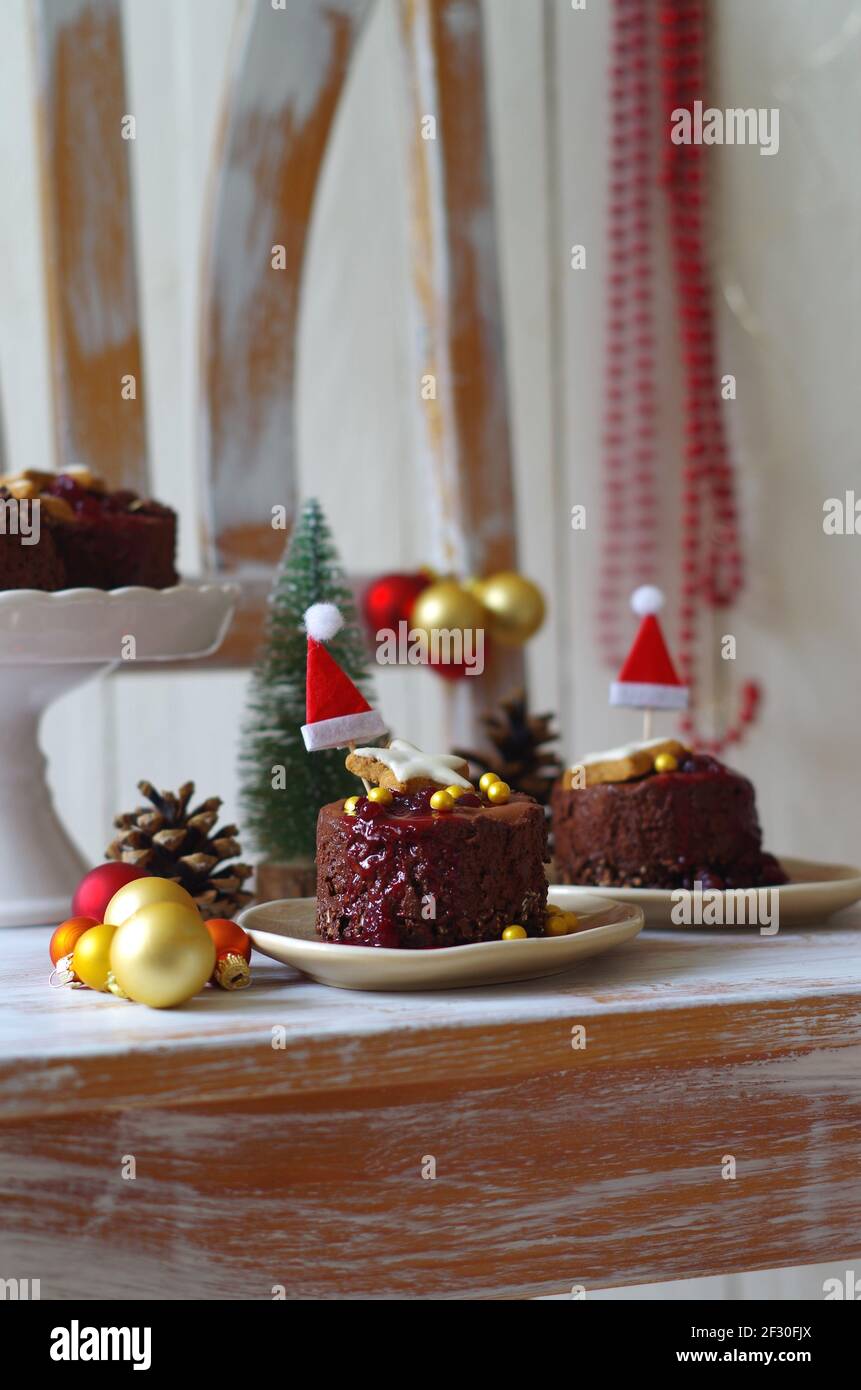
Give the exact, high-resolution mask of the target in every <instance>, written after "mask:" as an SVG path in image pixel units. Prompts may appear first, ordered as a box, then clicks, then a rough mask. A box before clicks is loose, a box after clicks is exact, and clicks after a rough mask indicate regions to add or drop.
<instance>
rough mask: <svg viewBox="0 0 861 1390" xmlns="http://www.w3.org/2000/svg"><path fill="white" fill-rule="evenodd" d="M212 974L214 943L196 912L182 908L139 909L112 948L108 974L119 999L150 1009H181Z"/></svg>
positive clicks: (167, 905)
mask: <svg viewBox="0 0 861 1390" xmlns="http://www.w3.org/2000/svg"><path fill="white" fill-rule="evenodd" d="M81 939H82V940H83V938H81ZM214 968H215V942H214V941H213V939H212V937H211V936H210V934H209V932H208V931H207V929H206V927H205V925H204V923H203V922H202V921H201V917H200V913H199V912H198V910H197V908H196V907H194V906H192V907H186V906H185V904H184V903H181V902H174V901H168V902H153V903H149V904H147V905H146V906H145V907H141V908H139V909H138V911H137V912H135V913H133V914H132V916H131V917H127V918H126V920H125V921H124V922H123V924H122V926H120V927H117V930H116V934H115V936H114V939H113V941H112V943H111V970H112V972H113V975H114V978H115V980H116V982H117V984H118V985H119V987H120V989H121V990H122V992H123V994H126V995H128V997H129V999H134V1000H135V1001H136V1003H138V1004H149V1006H150V1008H153V1009H169V1008H171V1007H172V1006H173V1005H174V1004H183V1003H185V1001H186V999H190V998H191V997H192V995H193V994H197V992H198V990H200V989H203V986H204V985H205V984H206V982H207V980H208V979H209V977H210V975H211V974H212V972H213V969H214Z"/></svg>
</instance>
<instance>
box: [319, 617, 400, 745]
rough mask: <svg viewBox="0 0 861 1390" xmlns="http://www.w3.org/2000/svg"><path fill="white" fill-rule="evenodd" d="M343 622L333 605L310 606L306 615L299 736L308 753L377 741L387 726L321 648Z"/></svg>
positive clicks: (327, 653)
mask: <svg viewBox="0 0 861 1390" xmlns="http://www.w3.org/2000/svg"><path fill="white" fill-rule="evenodd" d="M343 623H344V620H343V618H342V617H341V614H340V612H339V610H338V609H337V608H336V607H335V604H334V603H312V604H311V607H310V608H309V609H308V610H307V612H306V613H305V631H306V632H307V634H308V667H307V676H306V680H305V719H306V721H307V722H306V723H305V724H303V725H302V737H303V739H304V740H305V747H306V748H307V749H308V752H309V753H317V752H319V751H320V750H321V749H323V748H347V747H349V745H350V744H351V743H358V742H359V741H360V740H366V739H370V738H379V736H380V734H384V733H385V732H386V726H385V724H384V723H383V721H382V718H381V717H380V715H379V714H378V713H377V711H376V710H375V709H372V708H371V706H370V705H369V704H368V702H367V700H366V699H365V697H364V695H363V694H362V692H361V691H360V690H357V689H356V687H355V686H354V685H353V682H352V681H351V680H350V677H349V676H348V675H346V674H345V673H344V672H343V671H342V670H341V668H340V666H339V665H338V663H337V661H336V660H335V658H334V657H333V656H331V655H330V654H329V652H327V650H326V648H325V647H324V646H323V643H324V642H329V641H331V639H332V638H333V637H334V636H335V634H336V633H337V632H340V630H341V628H342V626H343Z"/></svg>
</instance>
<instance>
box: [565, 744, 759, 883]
mask: <svg viewBox="0 0 861 1390" xmlns="http://www.w3.org/2000/svg"><path fill="white" fill-rule="evenodd" d="M551 805H552V817H553V833H554V841H555V848H554V854H555V859H556V862H557V865H558V870H559V874H560V879H561V882H563V883H577V884H581V883H582V884H587V885H589V886H594V887H596V888H611V887H617V888H663V889H670V890H674V889H678V888H687V889H693V887H694V884H695V883H700V884H702V886H703V889H722V888H759V887H768V886H771V885H774V884H780V883H785V882H786V881H787V879H786V874H785V873H784V872H783V870H782V869H781V867H780V865H779V864H778V862H777V860H776V859H775V858H774V856H773V855H770V854H767V853H765V852H764V851H763V849H762V832H761V830H760V825H759V818H758V816H757V811H756V799H755V793H754V788H753V785H752V784H751V783H750V782H749V781H748V779H747V778H746V777H742V776H740V775H739V774H738V773H736V772H732V771H731V770H730V769H729V768H727V767H725V766H724V764H723V763H720V762H718V761H717V759H715V758H708V757H703V756H697V755H691V756H690V757H689V758H688V759H687V760H686V762H685V763H683V764H682V765H681V767H680V768H679V769H678V770H677V771H674V772H667V773H655V774H652V775H649V776H646V777H641V778H638V779H635V780H632V781H629V782H616V783H606V784H602V785H598V786H592V787H582V788H580V789H576V788H575V789H570V788H566V787H564V786H563V785H562V784H561V783H557V785H556V787H555V788H554V790H553V794H552V798H551Z"/></svg>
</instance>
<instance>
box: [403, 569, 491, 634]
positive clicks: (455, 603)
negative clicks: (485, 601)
mask: <svg viewBox="0 0 861 1390" xmlns="http://www.w3.org/2000/svg"><path fill="white" fill-rule="evenodd" d="M486 625H487V614H486V613H485V611H484V608H483V606H482V604H481V603H480V602H479V601H478V599H477V598H476V597H475V595H474V594H472V593H470V592H469V590H468V589H466V588H464V586H463V585H462V584H460V583H459V582H458V580H456V579H439V580H437V582H436V583H435V584H429V585H428V587H427V588H426V589H422V591H421V593H420V594H419V596H418V598H417V599H416V601H415V603H414V604H413V609H412V613H411V614H410V626H411V627H414V628H418V629H419V630H420V631H421V632H423V633H425V635H426V636H427V635H429V634H430V633H431V631H432V630H433V629H434V628H436V629H437V630H439V631H444V630H446V629H448V630H449V631H451V630H452V629H457V628H461V629H463V628H483V627H486Z"/></svg>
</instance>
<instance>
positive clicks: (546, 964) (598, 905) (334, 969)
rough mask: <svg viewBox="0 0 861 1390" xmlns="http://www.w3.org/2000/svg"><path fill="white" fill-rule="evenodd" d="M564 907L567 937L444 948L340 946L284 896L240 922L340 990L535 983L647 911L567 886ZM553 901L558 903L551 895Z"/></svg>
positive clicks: (606, 944) (632, 928)
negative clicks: (570, 920)
mask: <svg viewBox="0 0 861 1390" xmlns="http://www.w3.org/2000/svg"><path fill="white" fill-rule="evenodd" d="M564 892H565V902H566V906H568V907H570V908H571V909H572V910H573V911H576V913H577V914H578V916H579V918H580V922H581V926H580V929H579V930H578V931H576V932H573V933H572V934H571V935H570V936H545V937H538V938H528V939H527V940H525V941H482V942H478V943H476V944H475V945H472V946H447V947H445V948H443V949H442V950H439V951H398V950H390V949H387V948H383V947H376V946H339V945H335V944H333V943H332V942H330V941H321V940H320V939H319V937H318V936H317V935H316V933H315V931H314V899H313V898H284V899H281V900H280V901H278V902H272V903H261V904H260V906H259V907H249V908H246V910H245V912H243V913H242V915H241V917H240V918H239V922H240V924H241V926H243V927H244V928H245V930H246V931H247V932H248V934H249V936H250V937H251V939H252V941H253V942H254V945H255V946H256V948H257V950H258V951H262V953H263V955H264V956H271V957H272V959H273V960H279V961H282V962H283V963H284V965H292V966H293V968H294V969H295V970H301V971H302V973H303V974H305V975H310V976H311V979H312V980H317V981H318V982H319V983H320V984H323V985H335V986H336V988H338V989H379V990H386V989H397V990H404V989H457V988H459V987H464V986H467V985H496V984H503V983H505V982H506V981H511V980H531V979H536V978H537V977H538V976H540V975H557V974H559V973H560V972H561V971H563V970H570V969H571V967H572V966H574V965H576V964H577V962H578V961H581V960H585V959H586V957H587V956H597V955H600V953H601V952H602V951H609V950H610V949H611V947H613V946H618V945H620V944H621V942H623V941H630V939H631V938H632V937H634V936H636V935H637V932H638V931H640V929H641V928H642V925H643V914H642V912H641V911H640V909H639V907H637V906H636V905H635V904H633V903H625V904H621V903H612V902H608V901H607V899H606V898H596V897H595V896H594V894H592V893H591V892H589V893H587V892H585V891H583V890H580V889H565V890H564ZM550 900H551V902H559V903H560V905H561V899H560V898H559V897H558V894H557V893H556V891H555V890H554V891H553V892H551V894H550Z"/></svg>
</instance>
